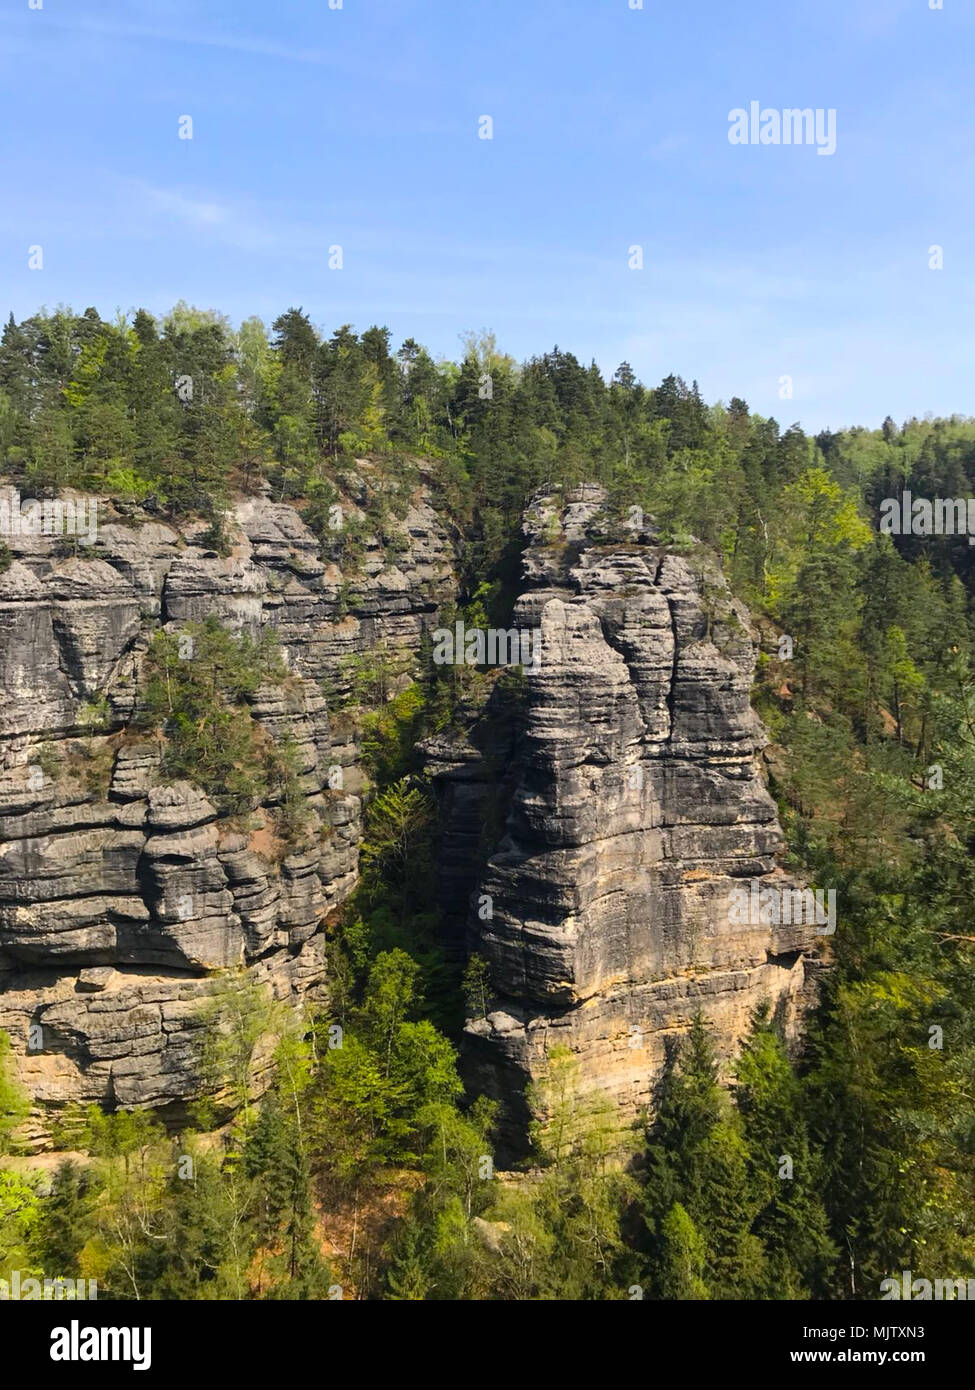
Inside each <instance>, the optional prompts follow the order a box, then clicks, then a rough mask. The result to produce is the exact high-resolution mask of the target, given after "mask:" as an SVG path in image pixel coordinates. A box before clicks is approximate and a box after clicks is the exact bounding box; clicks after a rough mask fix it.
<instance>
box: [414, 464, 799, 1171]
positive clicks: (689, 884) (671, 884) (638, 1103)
mask: <svg viewBox="0 0 975 1390" xmlns="http://www.w3.org/2000/svg"><path fill="white" fill-rule="evenodd" d="M603 502H604V499H603V494H602V493H601V491H600V490H599V489H596V488H591V487H590V488H583V489H580V490H579V491H578V492H577V493H574V494H572V495H571V496H570V497H569V499H568V502H567V504H566V505H565V506H563V507H557V506H556V505H555V504H554V503H553V501H552V500H551V499H550V498H540V499H538V500H537V501H536V503H535V504H534V506H533V507H532V509H531V510H530V512H529V514H528V519H527V522H526V528H525V529H526V536H527V540H528V548H527V551H526V556H525V572H526V577H527V579H528V582H529V584H530V586H531V587H530V588H528V590H527V591H526V592H525V593H524V595H523V596H522V597H521V599H520V600H519V602H518V604H517V606H516V610H515V618H514V621H515V625H516V626H522V627H524V626H529V627H531V628H533V629H535V630H536V631H537V632H538V634H539V637H540V643H541V646H540V661H539V663H538V669H537V670H535V671H529V672H528V673H527V675H526V680H527V691H526V708H525V711H524V714H523V717H522V718H521V720H520V721H517V722H516V723H515V724H511V723H509V724H508V725H507V726H505V722H504V721H503V720H502V721H496V722H495V724H494V725H493V726H492V727H491V731H490V733H489V734H488V735H487V736H483V737H481V738H480V739H478V738H477V736H476V734H475V735H474V736H472V737H471V738H468V739H467V740H465V741H463V742H461V743H455V744H454V745H452V746H451V745H446V744H444V743H440V744H435V745H431V746H430V748H429V749H428V752H429V755H430V762H431V770H432V772H433V774H434V776H435V777H436V779H437V781H438V783H439V785H440V786H441V788H442V794H443V801H444V808H445V813H446V822H447V828H446V832H445V841H444V847H443V854H442V875H443V882H444V885H445V896H446V897H447V898H448V899H450V897H451V896H452V897H453V901H454V904H455V906H456V903H457V899H458V895H459V893H460V890H461V889H462V888H466V889H468V890H469V889H470V888H471V887H473V888H474V893H473V896H472V907H471V910H470V913H469V917H468V921H467V931H468V944H469V948H470V949H471V950H472V951H475V952H477V953H479V954H480V955H481V956H483V957H484V958H486V960H487V961H488V962H489V965H490V970H491V978H492V984H493V988H494V997H493V1000H492V1003H491V1006H490V1007H489V1010H488V1012H487V1016H486V1017H484V1018H481V1019H478V1020H476V1021H473V1022H471V1023H470V1024H469V1025H468V1029H467V1059H468V1071H469V1079H470V1081H471V1083H472V1086H473V1088H474V1089H475V1090H476V1091H479V1092H485V1093H487V1094H489V1095H493V1096H494V1097H496V1098H497V1099H499V1100H500V1101H501V1102H502V1104H503V1106H504V1108H505V1110H506V1112H507V1128H506V1135H505V1137H506V1140H507V1143H508V1144H509V1146H510V1149H511V1150H512V1151H518V1150H519V1149H521V1148H522V1147H523V1145H524V1139H525V1131H526V1127H527V1121H528V1109H527V1105H526V1103H525V1101H524V1088H525V1084H526V1083H527V1082H530V1081H532V1080H533V1079H535V1078H537V1077H538V1075H539V1073H540V1071H541V1070H542V1068H543V1065H544V1062H545V1057H546V1051H547V1049H550V1048H552V1047H553V1046H556V1045H561V1046H566V1047H568V1048H570V1049H571V1050H572V1052H574V1053H575V1054H576V1055H577V1057H578V1059H579V1062H580V1074H581V1077H582V1079H583V1081H584V1083H585V1084H587V1085H590V1086H593V1087H599V1088H601V1089H602V1090H604V1091H606V1092H608V1093H609V1094H610V1095H611V1096H612V1097H613V1098H614V1100H615V1102H616V1104H617V1106H618V1110H619V1114H620V1117H621V1119H627V1118H632V1117H634V1116H635V1115H636V1114H637V1113H638V1112H639V1111H640V1110H641V1109H642V1108H643V1107H646V1106H648V1105H649V1104H650V1102H651V1100H652V1093H653V1086H654V1083H655V1081H656V1080H657V1079H658V1078H659V1076H660V1074H661V1072H662V1069H663V1066H664V1063H665V1059H666V1047H667V1043H668V1039H671V1038H673V1037H674V1036H675V1034H678V1033H680V1032H681V1031H682V1030H684V1029H686V1028H687V1026H688V1025H689V1023H690V1022H691V1020H692V1018H693V1016H694V1014H695V1013H696V1011H697V1010H698V1009H700V1010H701V1011H702V1012H703V1013H704V1015H705V1016H706V1017H707V1018H708V1019H709V1020H710V1021H711V1022H712V1024H713V1025H714V1031H715V1035H716V1039H717V1041H718V1044H719V1047H720V1048H721V1050H722V1052H723V1053H724V1054H725V1055H728V1054H730V1052H731V1051H732V1050H733V1049H734V1047H735V1045H736V1042H737V1041H738V1040H739V1039H740V1037H741V1035H742V1034H743V1032H744V1031H745V1029H746V1028H747V1025H748V1020H749V1015H750V1012H751V1010H752V1009H753V1008H754V1007H755V1006H756V1005H757V1004H758V1003H759V1002H760V1001H761V1000H763V999H767V1000H769V1001H770V1002H771V1004H772V1005H773V1006H774V1008H775V1010H776V1011H777V1012H778V1014H779V1016H780V1017H781V1018H782V1020H783V1022H784V1024H785V1026H786V1028H787V1030H791V1029H794V1027H795V1024H796V1021H797V1017H798V1014H799V1012H800V1009H801V1007H802V1002H803V988H804V982H805V979H806V969H805V964H806V962H805V957H804V953H805V952H808V951H811V950H812V949H813V948H814V947H815V945H816V942H817V939H818V929H817V924H816V923H815V921H813V922H812V923H809V924H808V925H807V924H802V925H787V926H773V925H769V924H762V923H761V922H760V921H752V922H751V924H741V923H739V922H738V921H737V920H736V918H737V916H738V915H739V914H738V913H736V912H735V911H734V910H729V909H730V907H731V904H732V902H733V901H734V900H733V899H732V898H731V896H730V894H731V890H732V889H733V888H735V887H738V888H741V887H750V882H751V880H753V879H754V880H756V881H757V882H758V883H759V884H760V885H761V887H763V888H769V887H779V888H791V886H792V885H791V882H790V881H789V880H788V879H787V878H786V876H785V875H783V873H782V872H781V870H780V869H779V868H778V867H777V858H778V856H779V855H780V851H781V849H782V837H781V833H780V829H779V826H778V823H777V819H776V812H775V806H774V803H773V801H772V800H771V798H770V796H769V794H768V792H767V791H766V789H765V786H764V784H763V782H762V780H761V777H760V775H759V771H758V766H757V755H758V754H759V752H760V751H761V749H762V747H763V744H764V742H765V740H764V737H763V731H762V728H761V725H760V724H759V721H758V719H757V717H756V716H755V715H754V713H753V711H752V710H751V708H750V706H749V687H750V682H751V677H752V672H753V669H754V663H755V656H756V649H755V645H754V640H753V637H752V633H751V630H750V627H749V622H748V615H747V613H746V612H745V610H744V609H743V608H742V607H741V606H739V605H738V604H736V603H735V602H734V601H733V600H732V599H731V598H730V596H729V595H728V592H727V590H726V588H725V585H724V583H723V581H722V579H721V577H720V575H719V574H718V572H717V571H716V570H715V569H714V568H713V567H710V566H708V565H707V563H706V562H704V561H702V559H701V557H700V555H695V556H694V557H693V558H682V557H681V556H680V555H677V554H674V553H671V552H669V551H667V550H666V549H664V548H662V547H660V546H659V545H656V544H654V540H653V536H652V535H651V534H648V533H647V532H642V533H634V535H633V538H632V541H628V542H627V543H624V544H607V543H605V541H602V540H601V539H600V535H601V532H603V531H604V530H606V529H608V523H607V519H606V516H605V513H604V506H603ZM478 744H479V745H480V746H478ZM499 763H500V764H502V765H506V771H505V773H504V774H503V775H504V776H506V777H507V780H508V795H507V796H506V797H504V798H503V800H504V807H505V814H504V821H503V828H502V831H501V834H500V838H499V841H498V843H497V845H496V849H495V851H494V853H493V854H492V855H491V856H490V858H489V860H488V862H487V864H486V867H485V868H484V870H483V872H482V873H481V875H480V879H479V881H477V882H476V883H472V881H471V879H470V876H469V875H468V879H467V881H466V882H465V881H464V877H463V866H464V863H465V862H467V863H470V862H472V860H473V859H474V854H473V837H474V835H475V834H476V830H475V827H476V826H477V824H478V821H479V820H480V819H482V818H483V815H484V814H486V812H487V808H489V806H491V805H492V798H494V802H493V804H494V806H495V808H496V805H497V796H496V789H497V783H496V781H495V779H494V778H493V777H492V776H491V775H490V774H489V772H488V771H487V769H489V768H490V767H491V766H494V767H497V765H498V764H499ZM747 915H750V914H747Z"/></svg>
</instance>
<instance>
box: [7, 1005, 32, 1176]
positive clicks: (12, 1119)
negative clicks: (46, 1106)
mask: <svg viewBox="0 0 975 1390" xmlns="http://www.w3.org/2000/svg"><path fill="white" fill-rule="evenodd" d="M29 1114H30V1101H29V1099H28V1097H27V1093H26V1092H25V1091H24V1089H23V1087H22V1086H21V1085H20V1083H19V1082H18V1080H17V1077H16V1073H15V1071H14V1062H13V1058H12V1056H11V1049H10V1038H9V1037H8V1035H7V1034H6V1033H5V1032H3V1030H2V1029H0V1154H6V1153H9V1152H10V1149H11V1145H12V1142H13V1136H14V1133H15V1131H16V1129H17V1127H18V1125H19V1124H20V1123H21V1121H22V1120H24V1119H26V1117H27V1116H28V1115H29Z"/></svg>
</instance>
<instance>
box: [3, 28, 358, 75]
mask: <svg viewBox="0 0 975 1390" xmlns="http://www.w3.org/2000/svg"><path fill="white" fill-rule="evenodd" d="M7 18H10V16H7ZM21 22H22V21H21ZM47 23H48V24H49V26H50V27H51V28H52V29H59V30H65V31H69V32H71V33H82V34H92V35H95V36H97V37H100V38H111V39H131V40H137V41H140V42H149V43H173V44H185V45H189V46H190V47H193V48H217V49H224V50H225V51H227V52H231V53H249V54H253V55H254V56H255V57H258V58H277V59H280V60H281V61H282V62H288V63H308V64H312V65H313V66H317V67H327V66H334V65H337V64H338V61H339V60H338V59H337V58H336V57H335V55H334V54H331V53H328V52H326V50H325V49H322V48H307V47H301V46H295V45H294V44H286V43H279V42H278V41H277V40H275V39H267V38H263V37H253V38H251V37H248V36H246V35H235V34H207V33H201V32H200V31H199V30H198V29H197V28H196V26H195V25H187V27H186V28H185V29H174V28H172V27H159V26H155V25H140V24H115V23H105V22H103V21H101V20H92V19H81V20H76V21H71V22H68V21H64V20H60V19H55V18H51V19H50V20H48V21H47Z"/></svg>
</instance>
